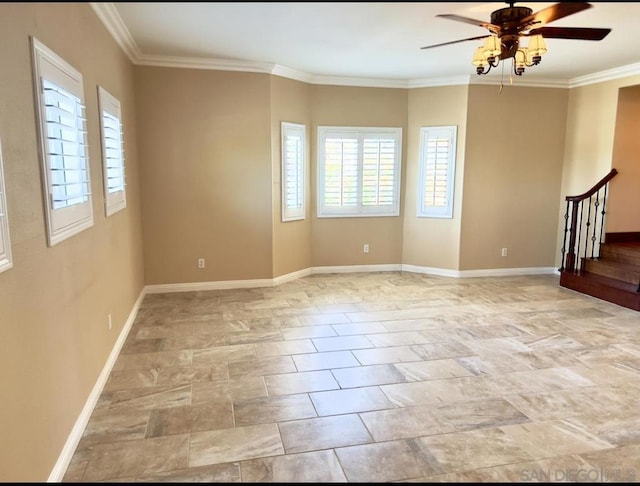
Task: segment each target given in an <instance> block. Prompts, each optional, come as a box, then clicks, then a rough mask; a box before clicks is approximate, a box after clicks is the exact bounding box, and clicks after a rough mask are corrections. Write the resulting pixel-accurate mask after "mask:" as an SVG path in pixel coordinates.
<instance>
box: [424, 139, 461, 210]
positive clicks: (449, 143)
mask: <svg viewBox="0 0 640 486" xmlns="http://www.w3.org/2000/svg"><path fill="white" fill-rule="evenodd" d="M456 130H457V127H455V126H448V127H422V128H421V129H420V175H419V179H418V216H419V217H431V218H452V217H453V186H454V177H455V161H456Z"/></svg>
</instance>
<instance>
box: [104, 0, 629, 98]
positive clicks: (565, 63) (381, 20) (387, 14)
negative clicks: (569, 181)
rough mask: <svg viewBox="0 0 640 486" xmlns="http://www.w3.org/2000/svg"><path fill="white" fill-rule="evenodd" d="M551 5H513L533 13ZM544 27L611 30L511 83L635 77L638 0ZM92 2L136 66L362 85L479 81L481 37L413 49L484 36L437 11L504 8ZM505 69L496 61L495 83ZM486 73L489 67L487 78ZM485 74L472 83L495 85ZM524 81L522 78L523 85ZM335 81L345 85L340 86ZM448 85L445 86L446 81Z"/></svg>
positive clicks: (551, 42)
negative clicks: (475, 59) (251, 73)
mask: <svg viewBox="0 0 640 486" xmlns="http://www.w3.org/2000/svg"><path fill="white" fill-rule="evenodd" d="M552 3H553V2H544V3H542V2H517V3H516V6H528V7H530V8H532V9H533V11H534V12H536V11H538V10H541V9H542V8H545V7H547V6H549V5H552ZM591 4H592V8H590V9H587V10H584V11H582V12H578V13H576V14H573V15H570V16H568V17H565V18H562V19H559V20H556V21H555V22H552V23H550V24H549V25H550V26H553V27H599V28H611V29H612V32H611V33H610V34H609V35H608V36H607V37H605V38H604V39H603V40H601V41H578V40H567V39H547V47H548V52H547V53H546V54H545V55H544V56H543V59H542V63H541V64H540V65H539V66H534V67H531V68H528V69H527V70H526V72H525V74H524V76H522V77H521V78H517V79H516V80H515V82H521V83H525V82H526V83H528V84H535V83H538V84H540V85H544V84H545V83H546V84H549V85H563V84H564V85H570V84H571V83H572V82H574V83H575V82H576V80H580V79H583V78H589V76H591V77H594V74H595V73H600V74H599V76H603V75H604V74H605V73H602V72H603V71H607V72H609V71H610V70H613V71H611V72H624V73H627V74H629V73H632V74H636V73H640V43H639V42H637V32H638V30H639V29H640V21H639V20H638V19H640V2H632V3H630V2H626V3H625V2H621V3H617V2H591ZM92 6H93V7H94V9H95V10H96V12H97V13H98V14H99V15H100V17H101V18H102V19H103V21H104V22H105V25H107V27H108V28H109V30H110V31H111V32H112V34H114V36H115V37H116V38H117V40H118V41H119V42H120V44H121V45H122V46H123V47H125V49H126V50H127V51H128V53H129V55H130V57H131V58H132V60H133V61H134V62H136V63H137V64H156V65H176V66H178V65H183V66H189V67H203V68H204V67H209V68H214V69H215V68H230V69H237V70H245V71H258V72H273V73H275V74H281V75H286V76H288V77H292V78H297V79H301V80H305V81H311V82H330V81H331V80H334V81H337V80H338V79H340V78H342V79H343V80H344V78H356V79H353V80H352V83H346V84H363V85H367V84H369V85H375V84H379V85H384V84H385V83H386V84H388V85H392V84H394V83H395V84H397V85H402V84H405V85H408V86H411V85H419V84H420V83H422V84H425V85H428V84H429V82H430V81H431V82H433V84H438V80H440V81H441V83H440V84H448V83H447V80H451V79H471V82H477V81H480V80H479V79H478V78H480V77H479V76H477V75H476V74H475V71H474V66H472V65H471V58H472V55H473V52H474V49H475V48H476V47H477V46H478V45H481V42H482V41H468V42H462V43H459V44H454V45H449V46H443V47H438V48H434V49H429V50H422V49H420V47H422V46H426V45H431V44H437V43H441V42H448V41H453V40H458V39H464V38H467V37H475V36H481V35H485V34H487V33H488V31H487V30H485V29H484V28H482V27H478V26H475V25H471V24H466V23H462V22H456V21H453V20H449V19H444V18H437V17H435V16H436V15H437V14H444V13H449V14H457V15H462V16H465V17H471V18H474V19H478V20H482V21H487V22H488V21H489V20H490V14H491V12H492V11H494V10H497V9H499V8H504V7H506V6H507V4H506V2H486V3H482V2H466V3H460V2H458V3H451V2H447V3H435V2H424V3H419V2H385V3H382V2H354V3H352V2H325V3H322V2H279V3H278V2H276V3H256V2H232V3H223V2H203V3H202V2H201V3H191V2H175V3H147V2H139V3H111V4H97V3H93V4H92ZM510 66H511V63H510V62H509V63H508V64H507V65H505V79H506V77H507V76H508V73H509V69H510ZM494 71H497V72H496V73H495V75H494ZM500 71H501V69H500V68H498V69H494V70H492V73H491V74H490V75H489V76H486V77H483V78H484V79H483V80H482V81H488V80H490V79H494V80H495V79H496V77H497V78H498V79H499V77H500ZM525 78H526V81H525ZM343 84H345V83H343ZM451 84H454V83H451Z"/></svg>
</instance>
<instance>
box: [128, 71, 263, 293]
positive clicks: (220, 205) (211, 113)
mask: <svg viewBox="0 0 640 486" xmlns="http://www.w3.org/2000/svg"><path fill="white" fill-rule="evenodd" d="M135 80H136V101H137V105H136V108H137V116H138V119H139V120H141V123H140V124H139V126H138V149H139V152H140V159H141V161H142V165H141V174H142V216H143V225H144V258H145V281H146V283H147V284H167V283H171V284H174V283H184V282H208V281H224V280H243V279H260V278H271V274H272V262H271V253H272V249H271V226H272V217H271V204H272V200H271V169H272V167H271V157H272V154H271V133H270V132H271V118H270V107H269V104H270V103H269V101H270V76H269V75H265V74H254V73H238V72H224V71H207V70H195V69H172V68H157V67H141V66H137V67H136V68H135ZM198 258H204V259H205V262H206V267H205V268H204V269H199V268H198V265H197V262H198Z"/></svg>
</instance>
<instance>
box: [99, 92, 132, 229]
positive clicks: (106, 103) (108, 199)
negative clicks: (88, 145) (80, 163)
mask: <svg viewBox="0 0 640 486" xmlns="http://www.w3.org/2000/svg"><path fill="white" fill-rule="evenodd" d="M98 112H99V118H100V141H101V146H102V178H103V187H104V212H105V215H106V216H107V217H109V216H111V215H112V214H114V213H117V212H118V211H121V210H123V209H125V208H126V207H127V188H126V186H127V181H126V166H125V158H124V130H123V127H122V107H121V104H120V100H118V99H117V98H116V97H115V96H113V95H112V94H111V93H109V92H108V91H107V90H106V89H104V88H103V87H102V86H98ZM105 112H106V113H107V114H108V115H110V116H111V117H113V118H115V119H116V120H117V121H118V125H119V126H118V129H119V138H118V139H117V141H116V142H117V143H118V144H119V153H120V160H119V161H118V163H119V165H120V167H116V168H115V169H116V170H120V171H121V172H122V176H121V178H122V186H121V189H119V190H117V191H114V192H111V191H110V187H109V178H110V177H109V169H114V167H109V163H108V160H109V157H108V154H107V150H108V149H110V148H112V147H108V143H107V140H108V137H107V133H106V130H107V128H108V127H107V126H106V124H105V121H104V117H105Z"/></svg>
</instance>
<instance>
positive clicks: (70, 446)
mask: <svg viewBox="0 0 640 486" xmlns="http://www.w3.org/2000/svg"><path fill="white" fill-rule="evenodd" d="M144 296H145V291H144V289H142V291H141V292H140V295H139V296H138V299H137V300H136V302H135V304H133V308H132V309H131V312H130V313H129V317H128V318H127V322H125V324H124V326H123V328H122V331H120V335H119V336H118V339H117V340H116V342H115V344H114V345H113V349H112V350H111V353H110V354H109V357H108V358H107V361H106V363H105V364H104V367H103V368H102V372H101V373H100V375H99V376H98V380H97V381H96V384H95V385H94V386H93V390H91V393H90V394H89V398H87V401H86V403H85V404H84V407H83V408H82V411H81V412H80V416H79V417H78V419H77V420H76V423H75V424H74V426H73V428H72V429H71V433H70V434H69V437H68V438H67V441H66V442H65V444H64V447H63V448H62V452H60V456H58V460H57V461H56V463H55V465H54V466H53V469H52V471H51V474H49V479H48V480H47V482H49V483H60V482H62V478H63V477H64V474H65V473H66V471H67V468H68V467H69V463H70V462H71V459H72V457H73V454H74V452H75V450H76V447H78V443H79V442H80V439H81V438H82V434H83V433H84V429H85V427H86V426H87V424H88V423H89V419H90V418H91V414H92V413H93V409H94V408H95V406H96V403H98V399H99V398H100V395H101V394H102V390H103V389H104V385H105V384H106V383H107V380H108V379H109V374H110V373H111V370H112V368H113V365H114V364H115V363H116V360H117V359H118V355H119V354H120V350H121V349H122V346H123V345H124V342H125V340H126V339H127V335H128V334H129V331H130V330H131V326H133V323H134V321H135V320H136V316H137V315H138V310H139V309H140V304H142V300H143V299H144Z"/></svg>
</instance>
